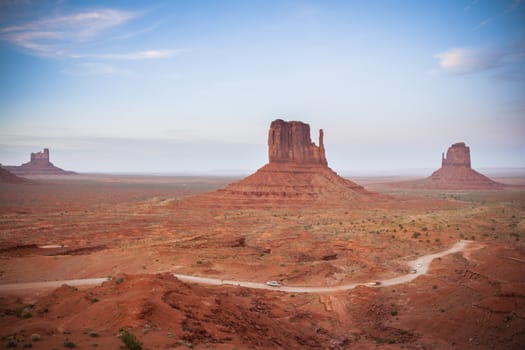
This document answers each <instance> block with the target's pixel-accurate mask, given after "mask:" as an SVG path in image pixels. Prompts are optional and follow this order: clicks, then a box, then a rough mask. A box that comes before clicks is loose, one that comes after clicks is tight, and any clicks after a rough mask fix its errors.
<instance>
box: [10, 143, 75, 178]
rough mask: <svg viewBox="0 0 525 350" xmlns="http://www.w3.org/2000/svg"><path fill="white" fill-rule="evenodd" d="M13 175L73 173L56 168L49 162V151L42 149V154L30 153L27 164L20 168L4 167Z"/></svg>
mask: <svg viewBox="0 0 525 350" xmlns="http://www.w3.org/2000/svg"><path fill="white" fill-rule="evenodd" d="M4 168H5V169H7V170H9V171H10V172H12V173H13V174H15V175H22V176H24V175H72V174H76V173H75V172H73V171H66V170H64V169H61V168H59V167H56V166H55V165H54V164H53V163H51V162H50V161H49V149H47V148H44V150H43V151H42V152H36V153H31V158H30V160H29V162H27V163H24V164H22V165H20V166H5V167H4Z"/></svg>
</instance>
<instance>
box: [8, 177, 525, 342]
mask: <svg viewBox="0 0 525 350" xmlns="http://www.w3.org/2000/svg"><path fill="white" fill-rule="evenodd" d="M234 180H235V178H226V177H190V176H187V177H180V176H179V177H174V176H171V177H170V176H117V175H112V176H111V175H79V176H65V177H53V178H49V177H47V178H46V177H40V178H33V181H34V182H33V183H29V184H17V185H8V184H1V185H0V287H1V285H8V284H9V285H11V284H15V283H39V282H45V281H57V280H72V279H86V278H108V277H111V279H110V280H109V281H107V282H104V283H103V284H101V285H95V286H82V287H72V286H68V285H63V286H62V287H59V288H58V289H53V288H36V289H23V288H21V289H20V290H15V291H13V290H10V291H5V290H4V291H2V289H1V288H0V312H1V316H0V341H1V343H0V346H4V347H6V346H7V347H9V346H15V345H16V347H17V348H23V347H24V346H26V347H29V344H31V346H32V347H33V348H36V349H40V348H41V349H52V348H58V349H60V348H64V346H67V344H70V343H74V344H75V345H76V347H78V348H91V347H99V348H103V349H111V348H115V349H116V348H119V346H120V345H121V344H122V342H121V341H120V340H119V338H118V337H117V335H118V334H119V331H120V330H121V329H128V330H129V331H130V332H131V333H133V334H135V336H136V337H137V338H138V339H139V341H140V342H142V343H143V348H144V349H156V348H159V349H164V348H188V347H189V348H198V349H205V348H211V349H234V348H236V349H252V348H256V349H275V348H291V349H302V348H312V349H326V348H332V349H346V348H352V349H354V348H355V349H359V348H362V349H367V348H374V347H379V346H380V347H384V348H387V349H397V348H405V349H421V348H425V349H447V348H452V349H522V348H525V292H524V291H525V245H524V242H525V178H519V177H506V178H505V177H502V178H496V179H495V180H497V181H500V182H503V183H506V184H509V186H508V187H507V188H505V189H504V190H493V191H437V190H432V191H430V190H426V191H425V190H410V189H400V188H395V187H391V186H389V185H388V183H387V182H389V181H392V179H391V178H353V179H352V180H353V181H355V182H357V183H359V184H361V185H363V186H365V188H367V189H368V190H372V191H377V192H381V193H383V194H386V195H389V196H390V197H391V199H392V200H391V201H389V202H387V203H386V204H385V203H382V204H381V205H378V206H377V207H374V206H373V205H372V206H370V205H367V206H366V207H363V208H359V206H352V207H345V206H344V205H341V206H337V205H335V206H334V205H331V206H324V205H322V204H323V203H319V205H318V206H317V205H312V204H311V203H310V204H307V205H306V204H305V206H304V207H297V206H294V207H293V208H289V207H286V206H282V205H279V206H275V207H271V206H270V207H264V208H262V207H261V208H257V207H249V208H248V207H247V208H239V207H235V206H231V205H229V203H228V202H227V201H221V202H217V203H215V204H214V205H212V206H210V204H209V203H206V205H198V203H196V202H195V201H191V200H187V198H190V197H191V196H193V195H195V194H199V193H204V192H208V191H212V190H215V189H218V188H222V187H224V186H225V185H226V184H228V183H230V182H232V181H234ZM397 180H398V179H397ZM459 240H468V241H472V242H471V243H469V244H468V246H467V247H466V249H465V250H464V251H462V252H458V253H454V254H450V255H446V256H443V257H441V258H437V259H435V260H434V261H433V262H432V264H431V265H430V268H429V271H428V273H427V274H425V275H421V276H417V278H416V279H414V280H412V281H410V282H407V283H403V284H398V285H392V286H387V285H380V286H368V285H362V286H357V287H356V288H354V289H351V290H345V291H336V292H323V293H293V292H286V291H280V290H259V289H251V288H246V287H239V286H231V285H229V286H209V285H203V284H196V283H188V282H181V281H180V280H178V279H176V278H175V277H173V275H172V273H176V274H183V275H192V276H200V277H209V278H215V279H222V280H237V281H250V282H255V283H265V282H266V281H269V280H275V281H279V282H280V283H281V284H282V285H283V286H284V287H330V286H334V287H335V286H341V285H347V284H352V283H365V284H366V283H368V282H370V281H380V280H387V279H390V278H395V277H397V276H400V275H405V274H409V273H410V272H411V266H410V265H409V262H411V261H413V260H415V259H416V258H418V257H420V256H423V255H426V254H432V253H437V252H440V251H444V250H447V249H449V248H450V247H451V246H453V245H454V244H455V243H457V242H458V241H459Z"/></svg>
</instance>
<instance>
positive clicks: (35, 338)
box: [31, 333, 40, 341]
mask: <svg viewBox="0 0 525 350" xmlns="http://www.w3.org/2000/svg"><path fill="white" fill-rule="evenodd" d="M31 340H32V341H39V340H40V334H38V333H33V334H31Z"/></svg>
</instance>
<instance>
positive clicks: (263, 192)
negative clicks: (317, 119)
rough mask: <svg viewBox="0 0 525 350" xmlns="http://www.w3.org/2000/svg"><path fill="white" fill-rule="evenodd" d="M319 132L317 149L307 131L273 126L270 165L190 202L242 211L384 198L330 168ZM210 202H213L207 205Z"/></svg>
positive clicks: (303, 126) (295, 125) (292, 124)
mask: <svg viewBox="0 0 525 350" xmlns="http://www.w3.org/2000/svg"><path fill="white" fill-rule="evenodd" d="M323 136H324V134H323V130H320V131H319V146H317V145H316V144H315V143H314V142H312V140H311V139H310V126H309V125H308V124H306V123H302V122H299V121H289V122H287V121H283V120H281V119H277V120H274V121H273V122H272V123H271V125H270V130H269V133H268V158H269V163H268V164H266V165H264V166H263V167H262V168H260V169H259V170H257V172H255V173H254V174H252V175H250V176H248V177H246V178H244V179H242V180H240V181H238V182H235V183H232V184H230V185H228V186H227V187H226V188H224V189H221V190H218V191H214V192H211V193H207V194H204V195H200V196H196V197H194V199H195V200H197V201H203V202H208V203H209V204H211V203H215V204H216V205H217V204H219V203H221V204H223V203H225V204H226V203H229V204H232V205H241V206H250V205H255V206H260V205H262V206H275V205H285V206H288V205H304V204H307V203H310V204H308V205H312V202H315V204H314V205H348V204H349V203H350V202H351V203H354V204H356V205H357V204H358V203H363V202H370V201H372V200H373V199H374V200H375V199H378V198H381V197H383V196H381V195H379V194H377V193H373V192H369V191H367V190H365V189H364V188H363V187H361V186H359V185H357V184H355V183H354V182H352V181H349V180H347V179H344V178H342V177H340V176H339V175H337V173H335V172H334V171H333V170H332V169H330V168H329V167H328V162H327V161H326V155H325V149H324V144H323ZM210 201H211V202H210Z"/></svg>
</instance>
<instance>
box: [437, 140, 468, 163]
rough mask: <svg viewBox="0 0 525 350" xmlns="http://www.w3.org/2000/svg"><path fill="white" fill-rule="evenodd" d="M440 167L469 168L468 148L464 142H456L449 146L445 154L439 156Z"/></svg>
mask: <svg viewBox="0 0 525 350" xmlns="http://www.w3.org/2000/svg"><path fill="white" fill-rule="evenodd" d="M441 167H442V168H443V167H465V168H470V148H469V147H467V146H466V145H465V143H464V142H458V143H455V144H453V145H452V146H450V147H449V148H448V150H447V156H446V157H445V153H443V154H441Z"/></svg>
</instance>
